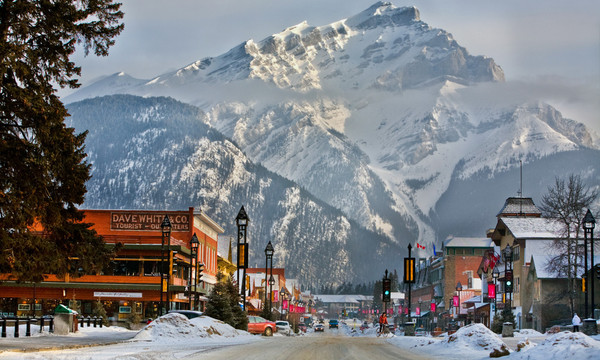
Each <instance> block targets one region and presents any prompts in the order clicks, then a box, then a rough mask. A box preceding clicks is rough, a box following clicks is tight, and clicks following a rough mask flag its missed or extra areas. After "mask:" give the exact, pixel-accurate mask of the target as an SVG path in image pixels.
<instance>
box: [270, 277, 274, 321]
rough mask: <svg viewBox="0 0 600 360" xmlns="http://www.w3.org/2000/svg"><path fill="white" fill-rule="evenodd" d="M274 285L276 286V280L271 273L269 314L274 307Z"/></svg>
mask: <svg viewBox="0 0 600 360" xmlns="http://www.w3.org/2000/svg"><path fill="white" fill-rule="evenodd" d="M273 285H275V278H273V274H272V273H271V277H270V278H269V289H270V290H269V314H270V313H271V308H272V307H273V304H272V303H271V302H272V301H273Z"/></svg>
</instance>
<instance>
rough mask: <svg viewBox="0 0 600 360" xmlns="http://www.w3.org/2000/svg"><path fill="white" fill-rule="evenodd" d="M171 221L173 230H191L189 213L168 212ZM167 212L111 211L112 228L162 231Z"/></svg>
mask: <svg viewBox="0 0 600 360" xmlns="http://www.w3.org/2000/svg"><path fill="white" fill-rule="evenodd" d="M167 215H168V216H169V220H170V221H171V231H189V230H190V215H189V214H188V213H174V214H173V213H171V214H167ZM164 217H165V214H161V213H156V212H152V213H150V212H139V211H123V212H121V211H119V212H112V213H110V229H111V230H124V231H160V230H161V228H160V224H161V223H162V220H163V218H164Z"/></svg>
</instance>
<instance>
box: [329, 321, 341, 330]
mask: <svg viewBox="0 0 600 360" xmlns="http://www.w3.org/2000/svg"><path fill="white" fill-rule="evenodd" d="M329 328H330V329H332V328H336V329H337V328H339V322H338V321H337V320H336V319H331V320H329Z"/></svg>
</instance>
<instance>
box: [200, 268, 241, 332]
mask: <svg viewBox="0 0 600 360" xmlns="http://www.w3.org/2000/svg"><path fill="white" fill-rule="evenodd" d="M239 303H240V295H239V294H238V291H237V288H236V286H235V284H234V283H233V279H232V278H231V277H225V276H224V275H223V274H222V273H220V272H219V273H218V274H217V283H216V284H215V286H214V287H213V288H212V290H211V292H210V294H209V295H208V302H207V303H206V311H205V314H206V315H207V316H210V317H212V318H215V319H218V320H221V321H223V322H225V323H226V324H229V325H231V326H233V327H234V328H236V329H241V330H247V329H248V317H247V316H246V312H244V311H243V310H242V308H241V307H240V305H239Z"/></svg>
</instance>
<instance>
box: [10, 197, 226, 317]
mask: <svg viewBox="0 0 600 360" xmlns="http://www.w3.org/2000/svg"><path fill="white" fill-rule="evenodd" d="M83 212H84V214H85V219H84V222H86V223H91V224H93V225H92V228H93V229H94V230H96V232H97V233H98V235H100V236H102V237H103V239H104V241H105V242H106V244H107V246H115V245H116V244H119V243H120V244H122V247H121V250H119V252H118V253H117V255H116V256H115V258H114V259H113V261H111V263H110V265H109V266H107V267H106V268H104V269H103V270H102V271H101V272H100V273H98V274H93V275H92V274H83V275H82V276H80V277H77V278H73V277H69V276H68V275H67V276H66V277H65V278H58V277H56V276H55V275H51V274H48V275H46V276H45V280H44V281H43V282H41V283H37V284H32V283H16V282H15V281H12V280H10V274H0V277H1V280H2V282H1V283H0V313H1V315H4V316H14V315H16V316H42V315H47V314H52V313H53V310H54V308H55V307H56V306H57V305H58V304H64V305H67V306H70V307H72V308H76V309H77V310H78V311H79V312H80V313H81V314H82V315H84V316H88V315H92V316H93V314H94V309H95V308H96V307H97V306H99V305H100V304H101V305H102V306H103V307H104V309H105V311H106V313H107V315H108V317H109V319H111V320H113V321H124V320H126V319H128V318H129V317H130V316H131V314H132V312H137V313H138V314H139V315H140V316H141V317H142V318H154V317H156V316H158V315H159V314H160V313H161V311H160V309H161V308H162V313H163V314H164V313H165V312H166V311H167V310H169V309H199V310H203V309H204V301H205V300H206V297H205V295H206V294H207V293H208V292H209V291H210V289H211V288H212V286H214V284H215V283H216V273H217V238H218V235H219V234H221V233H223V231H224V230H223V228H222V227H220V226H219V225H218V224H217V223H216V222H214V221H213V220H212V219H210V218H209V217H208V216H207V215H206V214H205V213H204V212H202V211H201V210H195V209H194V208H189V209H188V210H187V211H185V210H184V211H140V210H83ZM165 216H167V217H168V219H169V221H170V224H171V228H170V233H165V236H163V231H162V229H161V223H162V222H163V220H164V219H165ZM194 235H195V236H196V237H195V238H194ZM192 239H194V241H193V242H192ZM195 240H197V243H196V241H195ZM192 244H194V245H193V246H192ZM192 249H193V250H192ZM161 264H162V269H163V270H162V271H161ZM161 273H162V274H163V279H164V281H163V285H162V296H161ZM161 299H162V302H161ZM161 304H162V306H161ZM34 309H35V310H34Z"/></svg>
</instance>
